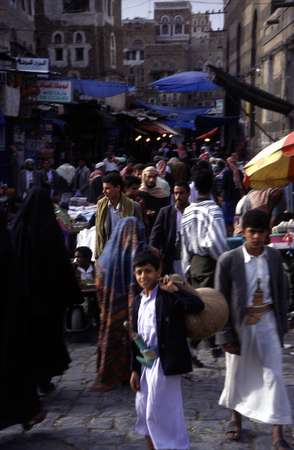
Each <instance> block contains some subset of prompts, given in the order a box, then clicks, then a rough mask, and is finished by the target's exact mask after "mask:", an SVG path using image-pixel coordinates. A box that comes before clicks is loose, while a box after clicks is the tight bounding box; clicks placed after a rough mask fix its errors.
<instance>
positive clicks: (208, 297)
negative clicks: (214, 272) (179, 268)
mask: <svg viewBox="0 0 294 450" xmlns="http://www.w3.org/2000/svg"><path fill="white" fill-rule="evenodd" d="M168 279H169V280H170V281H172V282H173V284H175V285H176V286H177V287H178V289H179V290H182V291H186V292H189V293H191V294H197V295H198V296H199V297H200V298H201V300H202V301H203V303H204V304H205V308H204V310H203V311H202V312H201V313H200V314H187V315H186V331H187V337H190V338H193V339H203V338H207V337H210V336H213V335H214V334H215V333H216V332H218V331H221V330H222V329H223V328H224V326H225V324H226V323H227V321H228V319H229V308H228V305H227V302H226V300H225V298H224V296H223V295H222V294H221V293H220V292H218V291H216V290H215V289H211V288H199V289H194V288H193V287H192V286H191V285H190V284H189V283H187V281H186V280H184V278H182V277H181V276H180V275H178V274H173V275H169V276H168V278H166V277H165V278H164V280H163V282H162V284H161V285H162V287H163V288H164V285H165V284H167V280H168Z"/></svg>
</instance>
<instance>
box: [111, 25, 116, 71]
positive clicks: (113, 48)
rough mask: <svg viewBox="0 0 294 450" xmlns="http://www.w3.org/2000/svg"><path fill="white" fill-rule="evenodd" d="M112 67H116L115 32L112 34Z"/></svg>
mask: <svg viewBox="0 0 294 450" xmlns="http://www.w3.org/2000/svg"><path fill="white" fill-rule="evenodd" d="M110 67H111V68H112V69H115V68H116V39H115V35H114V33H111V35H110Z"/></svg>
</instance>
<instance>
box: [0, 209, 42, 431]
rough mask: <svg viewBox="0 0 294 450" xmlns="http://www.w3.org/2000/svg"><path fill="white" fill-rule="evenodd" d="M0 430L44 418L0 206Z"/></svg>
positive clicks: (16, 276) (9, 239) (14, 268)
mask: <svg viewBox="0 0 294 450" xmlns="http://www.w3.org/2000/svg"><path fill="white" fill-rule="evenodd" d="M0 273H1V280H2V283H1V300H0V430H2V429H3V428H6V427H9V426H11V425H15V424H22V425H23V428H24V429H25V430H28V429H30V428H31V427H32V426H33V425H34V424H35V423H38V422H41V421H42V420H43V419H44V418H45V413H43V412H42V411H41V404H40V401H39V397H38V394H37V385H36V383H35V381H34V377H33V374H32V371H31V367H29V366H28V365H27V362H28V342H27V322H26V319H25V317H26V311H25V308H24V304H23V303H22V301H21V296H20V289H19V270H18V267H17V260H16V255H15V252H14V249H13V245H12V240H11V235H10V232H9V231H8V230H7V226H6V212H5V210H4V208H3V206H0Z"/></svg>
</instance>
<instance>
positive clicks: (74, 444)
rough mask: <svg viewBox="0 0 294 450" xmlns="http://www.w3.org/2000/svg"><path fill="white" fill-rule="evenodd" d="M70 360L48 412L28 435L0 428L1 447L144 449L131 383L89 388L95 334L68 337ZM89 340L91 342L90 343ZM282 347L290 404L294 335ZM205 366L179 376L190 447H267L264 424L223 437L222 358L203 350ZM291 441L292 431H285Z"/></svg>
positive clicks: (208, 449) (206, 449) (8, 449)
mask: <svg viewBox="0 0 294 450" xmlns="http://www.w3.org/2000/svg"><path fill="white" fill-rule="evenodd" d="M69 339H70V341H71V343H70V351H71V356H72V358H73V360H74V363H72V364H71V367H70V369H69V370H68V372H67V373H66V374H65V375H64V376H63V377H61V378H59V379H58V380H57V389H56V391H55V392H54V393H52V394H51V395H50V397H48V399H47V401H46V404H47V407H48V411H49V413H48V416H47V418H46V419H45V421H44V422H43V423H42V424H40V425H38V426H36V427H35V428H34V429H33V430H32V431H31V432H29V433H28V434H23V433H21V432H20V428H19V427H18V426H15V427H12V428H10V429H7V430H6V431H3V432H1V436H0V448H1V450H2V449H3V450H40V449H42V450H142V449H144V442H143V440H142V439H140V438H139V437H138V436H137V435H136V434H134V431H133V427H134V424H135V411H134V395H133V394H132V392H131V391H130V389H129V387H128V386H126V387H123V388H120V389H117V390H115V391H112V392H109V393H105V394H96V393H93V392H91V390H90V387H91V384H92V382H93V379H94V377H95V350H96V348H95V342H94V340H93V334H92V336H91V333H90V334H89V333H88V334H87V333H86V334H85V333H83V334H81V335H78V336H77V335H75V336H74V337H72V336H70V337H69ZM91 341H92V343H91ZM287 344H288V346H287V349H286V350H285V351H284V355H285V358H284V376H285V380H286V383H287V386H288V392H289V395H290V398H291V403H292V408H293V407H294V375H293V358H294V335H293V334H292V333H291V334H290V335H289V337H288V339H287ZM200 356H201V360H202V361H203V362H205V367H204V368H201V369H194V371H193V373H191V374H189V375H187V376H186V377H185V378H184V380H183V388H184V389H183V391H184V404H185V417H186V420H187V426H188V430H189V435H190V440H191V450H269V449H270V448H271V447H270V432H269V429H268V427H265V426H264V425H262V424H258V423H254V422H251V421H249V420H248V421H246V422H245V425H244V429H245V432H244V438H243V439H242V441H241V442H238V443H229V442H226V441H225V436H224V429H225V422H226V419H227V412H226V411H225V410H224V409H223V408H221V407H219V406H217V401H218V397H219V395H220V392H221V388H222V383H223V377H224V359H223V358H220V359H218V360H215V359H213V358H212V357H211V355H210V354H209V352H208V351H207V350H206V349H205V348H203V349H201V351H200ZM287 435H288V436H289V441H290V442H292V441H293V436H292V430H291V428H289V429H288V430H287Z"/></svg>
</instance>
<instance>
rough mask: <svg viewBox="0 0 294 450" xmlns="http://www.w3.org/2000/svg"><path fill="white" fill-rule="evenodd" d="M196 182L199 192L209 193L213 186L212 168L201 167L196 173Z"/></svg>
mask: <svg viewBox="0 0 294 450" xmlns="http://www.w3.org/2000/svg"><path fill="white" fill-rule="evenodd" d="M193 180H194V183H195V187H196V189H197V191H198V192H199V194H209V193H210V192H211V190H212V186H213V173H212V172H211V170H207V169H199V170H198V171H197V172H196V173H195V175H194V178H193Z"/></svg>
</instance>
